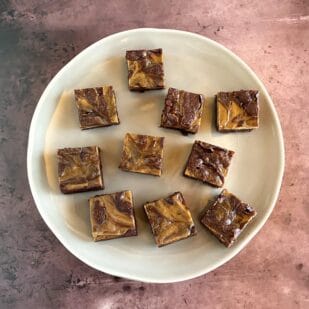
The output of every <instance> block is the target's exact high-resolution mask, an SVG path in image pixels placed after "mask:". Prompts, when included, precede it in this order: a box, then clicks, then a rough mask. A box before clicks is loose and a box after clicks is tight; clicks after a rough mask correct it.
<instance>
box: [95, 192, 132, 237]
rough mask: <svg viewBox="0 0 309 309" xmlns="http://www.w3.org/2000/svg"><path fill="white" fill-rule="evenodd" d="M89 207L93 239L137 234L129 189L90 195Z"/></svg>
mask: <svg viewBox="0 0 309 309" xmlns="http://www.w3.org/2000/svg"><path fill="white" fill-rule="evenodd" d="M89 208H90V222H91V232H92V237H93V240H94V241H100V240H108V239H114V238H120V237H129V236H136V235H137V227H136V220H135V215H134V205H133V197H132V192H131V191H129V190H127V191H122V192H116V193H111V194H104V195H97V196H94V197H91V198H90V199H89Z"/></svg>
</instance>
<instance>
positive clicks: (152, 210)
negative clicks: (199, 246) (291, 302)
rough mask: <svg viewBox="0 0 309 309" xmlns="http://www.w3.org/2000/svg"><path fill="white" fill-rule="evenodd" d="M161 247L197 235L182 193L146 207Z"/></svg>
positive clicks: (147, 204) (156, 239) (150, 203)
mask: <svg viewBox="0 0 309 309" xmlns="http://www.w3.org/2000/svg"><path fill="white" fill-rule="evenodd" d="M144 209H145V212H146V215H147V217H148V220H149V223H150V225H151V229H152V232H153V235H154V238H155V241H156V243H157V245H158V246H159V247H161V246H164V245H168V244H170V243H172V242H175V241H177V240H181V239H185V238H187V237H189V236H193V235H195V234H196V230H195V225H194V223H193V220H192V216H191V213H190V210H189V209H188V208H187V206H186V204H185V201H184V198H183V196H182V194H181V193H180V192H176V193H174V194H172V195H170V196H169V197H167V198H165V199H160V200H157V201H154V202H149V203H146V204H145V205H144Z"/></svg>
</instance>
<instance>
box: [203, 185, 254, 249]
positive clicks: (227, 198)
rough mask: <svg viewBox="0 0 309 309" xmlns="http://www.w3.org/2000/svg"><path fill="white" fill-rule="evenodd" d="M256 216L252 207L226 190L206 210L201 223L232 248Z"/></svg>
mask: <svg viewBox="0 0 309 309" xmlns="http://www.w3.org/2000/svg"><path fill="white" fill-rule="evenodd" d="M255 216H256V211H255V210H254V209H253V208H252V207H250V206H249V205H248V204H247V203H244V202H242V201H241V200H240V199H239V198H237V197H236V196H235V195H233V194H232V193H229V192H228V191H227V190H225V189H224V190H223V191H222V192H221V193H220V194H219V195H218V196H217V198H216V200H215V201H214V202H212V203H211V204H210V207H208V208H207V209H206V211H205V212H204V214H203V216H202V218H201V223H202V224H203V225H204V226H205V227H206V228H208V229H209V231H210V232H211V233H212V234H213V235H215V236H216V237H217V238H218V239H219V240H220V241H221V242H222V243H223V244H224V245H225V246H226V247H231V246H232V244H233V243H234V241H235V240H236V239H237V238H238V236H239V235H240V233H241V232H242V231H243V230H244V228H245V227H246V226H247V224H248V223H249V222H250V221H251V220H252V219H253V218H254V217H255Z"/></svg>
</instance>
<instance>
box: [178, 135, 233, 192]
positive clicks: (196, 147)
mask: <svg viewBox="0 0 309 309" xmlns="http://www.w3.org/2000/svg"><path fill="white" fill-rule="evenodd" d="M233 155H234V152H233V151H231V150H227V149H224V148H221V147H218V146H215V145H211V144H208V143H205V142H202V141H195V142H194V144H193V146H192V150H191V154H190V156H189V159H188V162H187V165H186V168H185V171H184V175H185V176H188V177H191V178H195V179H198V180H201V181H203V182H207V183H209V184H211V185H213V186H215V187H222V186H223V184H224V178H225V176H226V175H227V171H228V167H229V165H230V162H231V159H232V157H233Z"/></svg>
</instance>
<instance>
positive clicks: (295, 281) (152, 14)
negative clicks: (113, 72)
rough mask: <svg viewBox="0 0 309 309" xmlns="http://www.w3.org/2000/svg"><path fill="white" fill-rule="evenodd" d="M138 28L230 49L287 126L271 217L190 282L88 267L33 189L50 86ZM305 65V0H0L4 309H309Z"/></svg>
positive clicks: (308, 28)
mask: <svg viewBox="0 0 309 309" xmlns="http://www.w3.org/2000/svg"><path fill="white" fill-rule="evenodd" d="M137 27H161V28H175V29H182V30H187V31H192V32H196V33H200V34H202V35H205V36H207V37H209V38H211V39H214V40H216V41H218V42H220V43H222V44H224V45H225V46H226V47H228V48H230V49H231V50H232V51H234V52H235V53H236V54H238V55H239V56H240V57H241V58H242V59H244V60H245V61H246V62H247V63H248V64H249V65H250V66H251V67H252V68H253V69H254V70H255V72H256V73H257V74H258V76H260V78H261V79H262V80H263V81H264V83H265V84H266V86H267V88H268V90H269V92H270V94H271V95H272V98H273V100H274V103H275V105H276V108H277V111H278V113H279V116H280V119H281V123H282V127H283V131H284V138H285V147H286V169H285V177H284V180H283V185H282V189H281V194H280V197H279V200H278V203H277V206H276V208H275V210H274V212H273V214H272V215H271V217H270V219H269V220H268V222H267V223H266V225H265V226H264V228H263V229H262V231H261V232H260V233H259V234H258V235H257V236H256V237H255V238H254V239H253V241H252V242H251V243H250V244H249V245H248V246H247V247H246V248H245V249H244V250H243V251H242V252H241V253H240V254H239V255H238V256H237V257H235V258H234V259H233V260H231V261H230V262H229V263H227V264H225V265H224V266H222V267H220V268H219V269H217V270H215V271H213V272H211V273H209V274H207V275H204V276H202V277H200V278H197V279H194V280H190V281H187V282H183V283H177V284H163V285H156V284H144V283H141V282H134V281H129V280H125V279H120V278H116V277H112V276H109V275H106V274H103V273H99V272H97V271H95V270H93V269H91V268H89V267H88V266H86V265H84V264H83V263H81V262H80V261H78V260H77V259H76V258H75V257H73V256H72V255H71V254H70V253H68V252H67V251H66V250H65V249H64V247H63V246H62V245H61V244H60V243H59V242H58V241H57V239H56V238H55V237H54V236H53V234H52V233H51V232H50V231H49V230H48V228H47V227H46V225H45V224H44V222H43V221H42V219H41V218H40V216H39V214H38V212H37V210H36V207H35V205H34V202H33V200H32V197H31V194H30V191H29V187H28V184H27V176H26V148H27V135H28V128H29V125H30V120H31V117H32V114H33V111H34V109H35V106H36V104H37V102H38V99H39V97H40V95H41V93H42V91H43V90H44V88H45V87H46V85H47V83H48V82H49V81H50V79H51V78H52V77H53V75H54V74H55V73H56V72H57V71H58V70H59V69H60V68H61V67H62V66H63V65H64V64H65V63H67V62H68V61H69V60H70V59H71V58H72V57H74V56H75V55H76V54H77V53H79V52H80V51H81V50H82V49H83V48H85V47H86V46H88V45H90V44H91V43H93V42H95V41H97V40H98V39H100V38H102V37H104V36H106V35H108V34H111V33H114V32H118V31H121V30H126V29H131V28H137ZM308 68H309V1H308V0H302V1H301V0H299V1H297V0H294V1H292V0H273V1H271V0H268V1H262V0H241V1H239V0H223V1H210V0H207V1H205V0H190V1H187V0H180V1H176V0H174V1H164V0H156V1H133V0H132V1H129V0H127V1H118V0H116V1H99V0H96V1H95V0H89V1H82V0H63V1H51V0H43V1H38V0H12V1H8V0H0V145H1V151H0V179H1V180H0V203H1V205H0V240H1V242H0V308H29V307H32V308H90V309H92V308H308V307H309V272H308V270H309V265H308V261H309V243H308V232H309V228H308V217H309V216H308V214H309V211H308V209H309V208H308V207H309V205H308V199H309V196H308V193H309V186H308V185H309V181H308V173H309V166H308V165H309V160H308V153H309V144H308V143H309V134H308V132H309V131H308V124H309V123H308V115H309V108H308V106H309V101H308V94H307V92H308V91H309V69H308ZM188 267H190V266H189V265H188Z"/></svg>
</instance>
